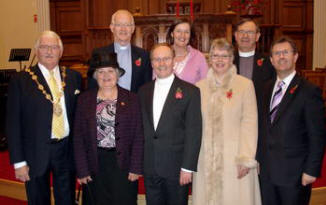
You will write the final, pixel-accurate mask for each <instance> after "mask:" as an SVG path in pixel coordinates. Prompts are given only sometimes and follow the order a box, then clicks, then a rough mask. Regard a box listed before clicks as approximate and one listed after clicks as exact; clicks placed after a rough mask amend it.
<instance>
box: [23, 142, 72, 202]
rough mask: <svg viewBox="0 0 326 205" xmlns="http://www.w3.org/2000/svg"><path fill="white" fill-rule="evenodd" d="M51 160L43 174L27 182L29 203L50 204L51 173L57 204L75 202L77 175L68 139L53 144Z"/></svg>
mask: <svg viewBox="0 0 326 205" xmlns="http://www.w3.org/2000/svg"><path fill="white" fill-rule="evenodd" d="M50 149H51V150H50V162H49V165H48V168H47V170H46V172H45V173H44V174H42V175H41V176H35V177H31V180H30V181H28V182H26V183H25V188H26V193H27V200H28V204H29V205H50V204H51V201H50V196H51V190H50V173H52V176H53V193H54V199H55V204H56V205H72V204H74V195H75V176H74V173H73V171H72V170H71V164H72V163H73V162H71V161H70V160H69V147H68V139H67V138H66V139H63V140H62V141H60V142H57V143H55V144H51V148H50Z"/></svg>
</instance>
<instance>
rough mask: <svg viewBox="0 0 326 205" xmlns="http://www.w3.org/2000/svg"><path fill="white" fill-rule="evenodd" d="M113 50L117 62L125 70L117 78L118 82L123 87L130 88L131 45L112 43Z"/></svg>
mask: <svg viewBox="0 0 326 205" xmlns="http://www.w3.org/2000/svg"><path fill="white" fill-rule="evenodd" d="M114 51H115V53H116V54H117V57H118V63H119V65H120V67H121V68H123V69H124V70H125V71H126V72H125V74H124V75H123V76H121V77H120V78H119V81H118V84H119V86H121V87H123V88H124V89H127V90H130V89H131V76H132V62H131V46H130V44H129V45H127V46H121V45H120V44H118V43H114Z"/></svg>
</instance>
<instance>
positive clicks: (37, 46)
mask: <svg viewBox="0 0 326 205" xmlns="http://www.w3.org/2000/svg"><path fill="white" fill-rule="evenodd" d="M44 36H49V37H54V38H56V39H57V40H58V42H59V47H60V50H61V51H62V52H63V44H62V40H61V38H60V36H59V35H58V34H57V33H56V32H54V31H50V30H46V31H43V32H42V33H41V35H40V36H39V38H38V39H37V40H36V42H35V45H34V48H35V49H36V50H37V49H38V48H39V46H40V41H41V38H42V37H44Z"/></svg>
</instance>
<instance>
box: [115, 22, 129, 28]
mask: <svg viewBox="0 0 326 205" xmlns="http://www.w3.org/2000/svg"><path fill="white" fill-rule="evenodd" d="M113 25H114V26H116V27H131V26H134V24H132V23H128V24H121V23H114V24H113Z"/></svg>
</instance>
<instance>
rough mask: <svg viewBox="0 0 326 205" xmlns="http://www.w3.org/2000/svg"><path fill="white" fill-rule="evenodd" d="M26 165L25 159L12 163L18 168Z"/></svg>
mask: <svg viewBox="0 0 326 205" xmlns="http://www.w3.org/2000/svg"><path fill="white" fill-rule="evenodd" d="M26 165H27V162H26V161H22V162H18V163H15V164H14V168H15V169H18V168H21V167H23V166H26Z"/></svg>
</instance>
